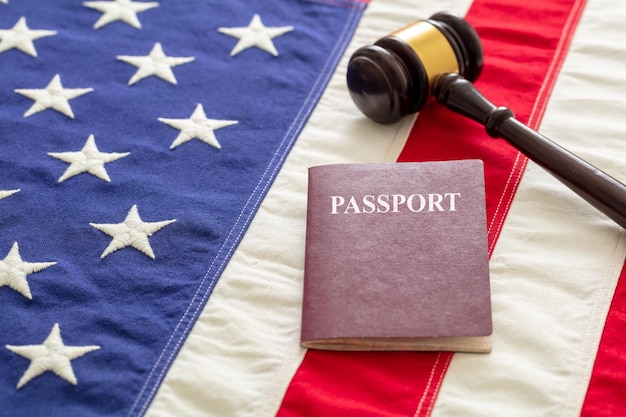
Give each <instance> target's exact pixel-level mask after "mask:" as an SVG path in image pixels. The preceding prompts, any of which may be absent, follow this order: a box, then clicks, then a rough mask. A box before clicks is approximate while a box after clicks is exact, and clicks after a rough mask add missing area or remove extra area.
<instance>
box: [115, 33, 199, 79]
mask: <svg viewBox="0 0 626 417" xmlns="http://www.w3.org/2000/svg"><path fill="white" fill-rule="evenodd" d="M117 59H119V60H120V61H124V62H126V63H128V64H131V65H134V66H136V67H137V68H138V69H137V72H135V75H133V76H132V78H131V79H130V80H129V81H128V85H133V84H135V83H136V82H137V81H139V80H143V79H144V78H147V77H150V76H151V75H156V76H157V77H159V78H161V79H162V80H165V81H167V82H169V83H171V84H176V83H177V81H176V77H174V73H173V72H172V68H173V67H176V66H178V65H182V64H186V63H188V62H191V61H193V60H194V59H196V58H195V57H192V56H191V57H174V56H167V55H165V53H164V52H163V48H162V47H161V44H160V43H158V42H157V43H155V44H154V46H153V47H152V50H151V51H150V55H147V56H128V55H119V56H118V57H117Z"/></svg>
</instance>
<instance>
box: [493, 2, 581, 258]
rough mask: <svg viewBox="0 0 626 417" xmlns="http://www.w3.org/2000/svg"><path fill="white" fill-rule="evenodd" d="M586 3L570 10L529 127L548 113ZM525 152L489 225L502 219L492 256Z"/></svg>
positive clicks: (515, 167) (507, 183)
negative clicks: (559, 75)
mask: <svg viewBox="0 0 626 417" xmlns="http://www.w3.org/2000/svg"><path fill="white" fill-rule="evenodd" d="M585 3H586V0H578V1H576V3H575V4H574V5H573V7H572V8H571V9H570V13H569V14H568V16H567V19H566V20H565V24H564V25H563V29H562V30H561V36H560V37H559V42H558V44H557V47H556V49H555V52H554V55H553V57H552V60H551V61H550V66H549V67H548V72H547V73H546V76H545V77H544V80H543V83H541V87H540V88H539V92H538V94H537V99H536V100H535V103H534V104H533V108H532V111H531V113H530V117H529V119H528V126H529V127H531V128H532V129H538V128H539V125H540V124H541V121H542V119H543V115H544V114H545V112H546V108H547V106H548V98H549V96H550V94H551V93H552V90H553V89H554V85H555V84H556V79H557V76H558V74H559V72H560V70H561V68H562V67H563V62H564V60H565V58H564V57H565V55H566V54H567V51H568V49H569V45H570V43H571V41H572V37H573V35H574V31H575V29H576V25H575V24H576V23H577V22H578V21H579V20H580V16H581V15H582V12H583V10H584V5H585ZM520 156H521V153H520V152H518V154H517V156H516V159H515V163H514V164H513V168H512V170H511V172H510V173H509V178H508V179H507V182H506V185H505V187H504V190H503V192H502V195H501V196H500V199H499V201H498V205H497V207H496V211H495V213H494V216H493V218H492V221H491V224H490V225H489V229H488V232H487V233H488V234H491V232H492V227H491V226H492V225H493V224H494V222H495V221H496V219H498V220H499V221H498V226H497V228H496V230H495V231H494V236H493V239H492V241H491V245H490V247H489V253H490V254H491V253H492V252H493V250H494V248H495V245H496V243H497V241H498V239H497V238H498V236H499V235H500V232H501V231H502V227H503V226H504V221H505V220H506V216H507V213H508V212H509V209H510V206H511V204H513V198H514V196H515V193H516V191H517V188H518V186H519V183H520V181H521V179H522V173H523V172H524V170H525V168H526V165H528V158H526V157H524V161H523V163H522V165H521V166H520V168H519V169H517V163H518V159H519V158H520ZM513 176H516V181H515V184H514V185H513V187H512V188H510V189H509V185H510V179H511V178H512V177H513ZM507 195H508V200H507V204H506V207H505V208H504V211H503V212H502V213H500V207H501V204H502V202H503V201H504V198H505V197H506V196H507Z"/></svg>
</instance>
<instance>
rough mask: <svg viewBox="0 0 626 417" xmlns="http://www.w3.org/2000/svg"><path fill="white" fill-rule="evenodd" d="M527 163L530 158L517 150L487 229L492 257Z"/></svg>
mask: <svg viewBox="0 0 626 417" xmlns="http://www.w3.org/2000/svg"><path fill="white" fill-rule="evenodd" d="M520 161H521V165H519V164H520ZM527 164H528V158H526V157H524V156H522V153H521V152H517V155H516V156H515V162H514V163H513V167H512V168H511V172H509V176H508V178H507V180H506V184H505V185H504V190H502V194H501V195H500V199H499V200H498V205H497V207H496V210H495V212H494V214H493V217H492V218H491V223H490V224H489V229H488V231H487V234H488V236H489V237H490V240H491V242H490V244H489V256H490V257H491V254H492V253H493V250H494V248H495V246H496V243H497V242H498V237H499V236H500V232H501V231H502V227H503V226H504V220H505V219H506V216H507V214H508V212H509V209H510V207H511V204H513V197H514V196H515V191H516V190H517V187H518V186H519V183H520V181H521V180H522V173H523V172H524V170H525V169H526V165H527ZM518 165H519V168H518ZM512 178H515V182H514V184H513V186H511V179H512ZM506 196H508V199H507V202H506V205H505V208H504V210H503V213H502V214H500V209H501V208H502V202H503V201H504V199H505V197H506ZM496 220H497V221H498V224H497V226H496V230H495V231H494V232H493V235H492V234H491V233H492V226H493V225H494V223H495V222H496Z"/></svg>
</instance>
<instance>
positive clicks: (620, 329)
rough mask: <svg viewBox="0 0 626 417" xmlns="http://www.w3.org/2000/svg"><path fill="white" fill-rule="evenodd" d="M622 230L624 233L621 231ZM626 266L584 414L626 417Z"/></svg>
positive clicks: (603, 334) (616, 291)
mask: <svg viewBox="0 0 626 417" xmlns="http://www.w3.org/2000/svg"><path fill="white" fill-rule="evenodd" d="M622 233H623V232H622ZM624 335H626V267H624V269H622V274H621V276H620V278H619V282H618V284H617V289H616V290H615V294H614V295H613V302H612V304H611V307H610V310H609V314H608V316H607V320H606V323H605V326H604V332H603V333H602V340H601V342H600V347H599V349H598V354H597V356H596V363H595V365H594V368H593V372H592V375H591V381H590V382H589V388H588V390H587V396H586V397H585V402H584V404H583V410H582V413H581V416H582V417H591V416H593V417H615V416H626V349H625V348H624V345H625V343H624Z"/></svg>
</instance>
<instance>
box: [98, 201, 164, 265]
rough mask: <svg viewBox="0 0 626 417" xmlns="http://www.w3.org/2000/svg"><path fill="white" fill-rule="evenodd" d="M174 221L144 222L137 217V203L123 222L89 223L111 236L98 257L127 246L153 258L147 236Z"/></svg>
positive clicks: (101, 257)
mask: <svg viewBox="0 0 626 417" xmlns="http://www.w3.org/2000/svg"><path fill="white" fill-rule="evenodd" d="M175 221H176V219H173V220H164V221H160V222H144V221H143V220H141V217H139V210H138V209H137V205H134V206H132V207H131V209H130V211H129V212H128V214H127V215H126V218H125V219H124V222H123V223H116V224H96V223H89V224H90V225H91V226H93V227H95V228H96V229H98V230H100V231H101V232H102V233H105V234H107V235H109V236H111V237H112V238H113V240H111V243H109V246H107V248H106V249H105V250H104V252H102V255H101V256H100V259H103V258H104V257H105V256H107V255H109V254H111V253H113V252H115V251H116V250H118V249H122V248H125V247H127V246H130V247H133V248H135V249H137V250H138V251H140V252H143V253H144V254H146V255H147V256H148V257H150V258H152V259H155V256H154V252H153V251H152V247H151V246H150V241H149V240H148V237H149V236H152V235H153V234H154V233H156V232H158V231H159V230H161V229H162V228H164V227H165V226H167V225H169V224H172V223H174V222H175Z"/></svg>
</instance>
